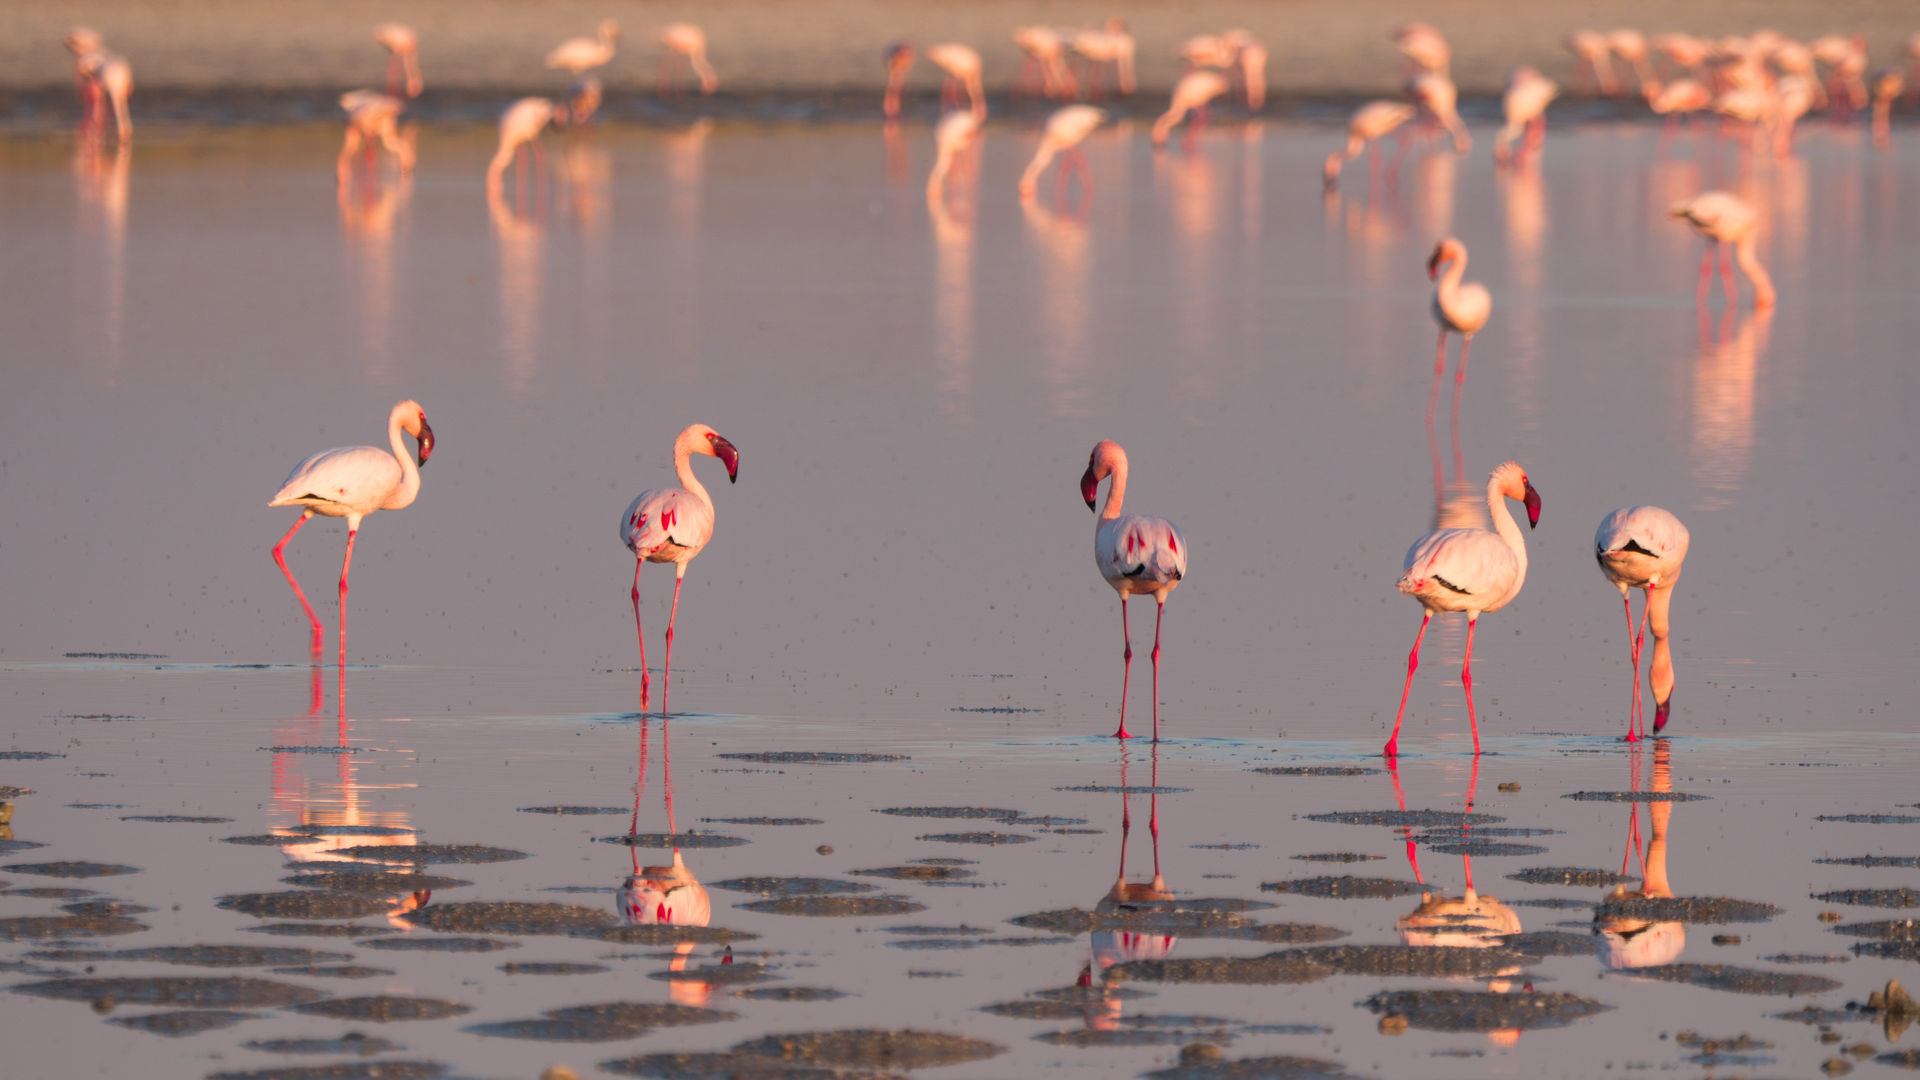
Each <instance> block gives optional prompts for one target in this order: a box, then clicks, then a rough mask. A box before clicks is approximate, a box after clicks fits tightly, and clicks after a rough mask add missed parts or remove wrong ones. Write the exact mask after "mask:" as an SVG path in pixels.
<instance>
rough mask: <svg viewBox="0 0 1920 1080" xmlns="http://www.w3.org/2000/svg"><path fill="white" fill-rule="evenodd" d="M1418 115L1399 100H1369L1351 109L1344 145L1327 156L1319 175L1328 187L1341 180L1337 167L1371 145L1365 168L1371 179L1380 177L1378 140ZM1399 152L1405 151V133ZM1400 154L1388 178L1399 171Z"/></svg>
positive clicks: (1394, 160) (1340, 166)
mask: <svg viewBox="0 0 1920 1080" xmlns="http://www.w3.org/2000/svg"><path fill="white" fill-rule="evenodd" d="M1418 115H1419V110H1418V109H1415V108H1414V107H1413V106H1411V105H1404V104H1402V103H1400V102H1398V101H1369V102H1367V103H1366V104H1365V105H1362V106H1360V108H1359V109H1357V110H1355V111H1354V114H1353V119H1352V120H1349V121H1348V122H1347V148H1346V150H1345V151H1344V152H1342V151H1339V150H1335V151H1334V152H1333V153H1331V154H1328V155H1327V161H1326V164H1325V165H1323V166H1322V167H1321V169H1320V178H1321V179H1322V180H1323V181H1324V182H1325V183H1326V186H1327V188H1328V189H1329V190H1331V189H1332V188H1333V186H1334V185H1335V184H1338V183H1339V182H1340V170H1341V169H1342V168H1344V167H1345V166H1346V163H1347V162H1349V161H1352V160H1353V159H1354V158H1357V157H1359V156H1360V152H1361V151H1362V150H1364V149H1365V148H1366V147H1367V144H1369V143H1371V144H1373V152H1372V153H1371V154H1369V155H1368V157H1367V167H1368V170H1369V173H1370V175H1371V177H1372V179H1374V180H1376V181H1377V180H1379V178H1380V140H1381V139H1382V138H1385V137H1386V136H1387V135H1390V134H1392V133H1393V132H1394V131H1396V130H1398V129H1399V128H1400V126H1401V125H1403V124H1405V123H1406V122H1407V121H1409V120H1411V119H1413V118H1414V117H1415V116H1418ZM1400 149H1401V152H1402V153H1403V154H1404V153H1405V151H1406V140H1405V137H1404V134H1403V136H1402V139H1401V143H1400ZM1399 167H1400V157H1399V156H1398V155H1396V156H1395V157H1394V159H1393V166H1392V168H1390V169H1389V170H1388V176H1389V178H1391V177H1392V175H1393V174H1394V173H1395V172H1397V171H1398V169H1399Z"/></svg>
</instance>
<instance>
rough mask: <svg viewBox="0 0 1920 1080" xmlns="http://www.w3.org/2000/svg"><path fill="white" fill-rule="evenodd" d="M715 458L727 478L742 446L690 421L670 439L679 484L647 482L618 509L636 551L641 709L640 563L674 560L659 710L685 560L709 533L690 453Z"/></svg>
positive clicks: (623, 533)
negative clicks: (623, 509)
mask: <svg viewBox="0 0 1920 1080" xmlns="http://www.w3.org/2000/svg"><path fill="white" fill-rule="evenodd" d="M694 454H705V455H707V456H708V457H716V458H719V459H720V461H721V462H722V463H723V464H725V465H726V467H727V483H729V484H731V483H733V482H734V481H735V480H736V479H738V478H739V475H740V451H738V450H736V449H734V446H733V444H732V443H730V442H728V441H727V440H726V439H723V438H721V437H720V433H719V432H716V431H714V430H713V429H712V428H710V427H708V426H707V425H705V424H693V425H691V426H689V427H688V428H687V429H686V430H685V431H682V432H681V433H680V435H679V437H677V438H675V439H674V440H673V471H674V473H675V474H676V475H678V476H679V478H680V486H679V487H677V488H649V489H648V490H646V491H643V492H641V493H640V494H639V495H637V496H635V497H634V500H633V502H632V503H629V504H628V506H627V510H626V513H624V514H621V515H620V539H621V540H622V541H624V542H625V543H626V545H627V548H628V549H629V550H631V551H632V552H633V554H634V556H635V559H634V564H633V632H634V636H636V637H638V638H639V639H640V709H641V711H642V712H645V711H646V709H647V690H648V686H649V683H650V680H649V678H648V676H647V637H646V634H645V632H644V631H642V630H641V628H640V567H642V566H644V565H646V564H647V563H650V562H655V563H673V564H674V579H673V607H672V609H671V610H670V611H669V612H668V613H667V662H666V666H665V667H664V668H662V669H661V672H660V711H661V713H662V714H664V713H665V712H666V711H667V697H668V695H669V694H670V693H671V687H670V685H669V680H670V679H671V678H672V677H673V621H674V619H675V618H676V617H677V616H678V615H679V614H680V585H681V583H682V582H684V581H685V580H686V578H687V564H688V563H690V562H692V561H693V557H694V556H695V555H698V554H700V549H701V548H704V547H706V546H707V541H708V540H711V539H712V538H713V499H712V497H710V496H709V495H708V494H707V489H706V487H705V486H703V485H702V484H701V483H700V479H699V477H696V476H694V475H693V467H692V466H691V465H690V464H689V462H690V460H691V458H692V455H694Z"/></svg>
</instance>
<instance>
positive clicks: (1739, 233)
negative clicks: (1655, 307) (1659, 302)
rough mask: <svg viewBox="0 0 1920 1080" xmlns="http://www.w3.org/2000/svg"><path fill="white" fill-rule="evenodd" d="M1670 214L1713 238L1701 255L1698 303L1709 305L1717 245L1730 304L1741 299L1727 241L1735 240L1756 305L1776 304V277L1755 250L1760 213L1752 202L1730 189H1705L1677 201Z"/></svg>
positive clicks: (1732, 241)
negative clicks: (1708, 299) (1761, 261)
mask: <svg viewBox="0 0 1920 1080" xmlns="http://www.w3.org/2000/svg"><path fill="white" fill-rule="evenodd" d="M1667 215H1668V216H1669V217H1676V218H1680V219H1682V220H1684V221H1685V222H1686V223H1687V224H1689V225H1691V226H1693V231H1694V232H1697V233H1699V234H1700V235H1701V236H1704V237H1706V238H1707V239H1708V240H1711V241H1713V246H1712V247H1709V248H1707V253H1706V254H1705V255H1704V256H1702V257H1701V259H1700V287H1699V290H1698V291H1697V292H1696V294H1695V297H1694V301H1695V303H1697V304H1700V305H1701V306H1705V305H1706V302H1707V293H1708V292H1709V290H1710V288H1711V278H1712V276H1713V254H1714V251H1715V250H1716V249H1717V250H1719V251H1720V252H1721V260H1720V281H1721V284H1722V285H1724V286H1725V287H1726V293H1727V306H1728V307H1733V306H1734V305H1736V304H1738V303H1739V297H1738V295H1737V294H1736V293H1735V292H1734V289H1733V260H1732V259H1731V258H1728V257H1727V256H1726V245H1728V244H1732V245H1733V248H1734V252H1733V254H1734V257H1735V258H1738V259H1739V260H1740V269H1742V270H1744V271H1746V274H1747V280H1748V281H1751V282H1753V306H1754V307H1755V308H1756V309H1760V310H1764V309H1766V308H1770V307H1772V306H1773V304H1774V300H1775V294H1774V291H1773V278H1772V277H1770V276H1769V275H1768V274H1767V268H1766V267H1764V266H1761V265H1760V257H1759V256H1758V255H1755V254H1754V253H1753V237H1754V229H1755V227H1756V226H1757V225H1758V224H1759V221H1760V215H1759V214H1758V213H1757V212H1755V210H1754V208H1753V204H1752V203H1749V202H1747V201H1746V200H1745V199H1742V198H1741V197H1740V196H1738V195H1735V194H1733V193H1731V192H1726V191H1706V192H1702V193H1700V194H1698V195H1695V196H1694V197H1693V198H1691V199H1687V200H1686V201H1684V202H1678V203H1675V204H1674V205H1673V206H1672V208H1671V209H1669V210H1668V211H1667Z"/></svg>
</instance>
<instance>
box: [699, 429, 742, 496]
mask: <svg viewBox="0 0 1920 1080" xmlns="http://www.w3.org/2000/svg"><path fill="white" fill-rule="evenodd" d="M707 440H708V441H709V442H711V443H712V444H713V456H714V457H717V458H719V459H720V460H721V461H722V462H723V463H725V465H726V466H727V483H729V484H731V483H734V482H735V481H737V480H739V479H740V451H738V450H736V449H734V448H733V444H732V443H730V442H728V441H727V440H725V439H723V438H721V437H720V436H718V435H709V436H707Z"/></svg>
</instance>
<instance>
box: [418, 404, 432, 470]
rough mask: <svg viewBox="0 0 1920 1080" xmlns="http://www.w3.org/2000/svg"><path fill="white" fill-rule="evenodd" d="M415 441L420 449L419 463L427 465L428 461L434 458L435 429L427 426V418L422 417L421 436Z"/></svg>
mask: <svg viewBox="0 0 1920 1080" xmlns="http://www.w3.org/2000/svg"><path fill="white" fill-rule="evenodd" d="M414 439H415V441H416V442H417V443H418V444H419V447H420V452H419V455H418V457H419V463H420V464H422V465H425V464H426V463H427V459H428V458H430V457H432V456H433V429H432V428H430V427H428V426H427V418H426V417H425V416H422V417H420V434H419V435H417V436H415V437H414Z"/></svg>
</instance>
